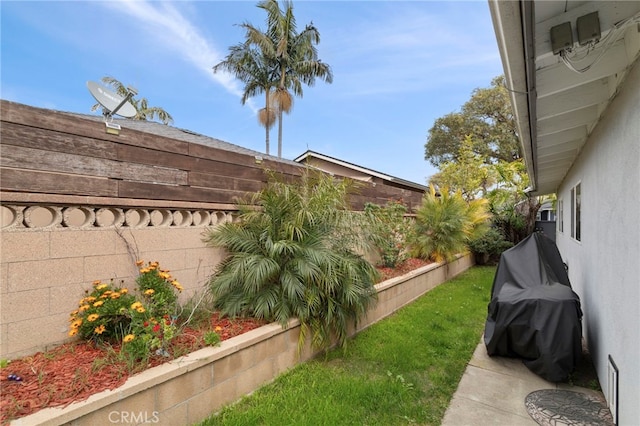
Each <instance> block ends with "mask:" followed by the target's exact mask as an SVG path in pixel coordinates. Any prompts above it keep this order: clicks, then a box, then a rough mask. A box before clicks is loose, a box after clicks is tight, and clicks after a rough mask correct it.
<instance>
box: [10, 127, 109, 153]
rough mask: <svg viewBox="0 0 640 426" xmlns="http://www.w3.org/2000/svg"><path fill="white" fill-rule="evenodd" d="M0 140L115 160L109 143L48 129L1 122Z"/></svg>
mask: <svg viewBox="0 0 640 426" xmlns="http://www.w3.org/2000/svg"><path fill="white" fill-rule="evenodd" d="M0 138H1V139H2V144H3V145H16V146H23V147H26V148H38V149H46V150H48V151H54V152H68V153H72V154H78V155H86V156H89V157H97V158H109V159H112V160H115V159H116V149H115V143H113V142H111V141H105V140H103V139H95V138H88V137H84V136H78V135H71V134H69V133H60V132H55V131H53V130H49V129H39V128H36V127H29V126H24V125H21V124H15V123H9V122H3V123H2V127H1V128H0Z"/></svg>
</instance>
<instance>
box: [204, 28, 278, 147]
mask: <svg viewBox="0 0 640 426" xmlns="http://www.w3.org/2000/svg"><path fill="white" fill-rule="evenodd" d="M241 26H242V27H243V28H244V29H245V31H246V39H247V41H245V42H244V43H239V44H236V45H234V46H231V47H230V48H229V54H228V55H227V56H226V57H225V59H224V60H223V61H221V62H220V63H218V64H217V65H215V66H214V67H213V72H214V73H216V72H218V71H226V72H228V73H230V74H232V75H234V76H235V77H236V78H237V79H239V80H240V81H242V82H243V83H244V92H243V93H242V98H241V99H240V102H242V105H244V104H245V103H246V102H247V100H248V99H249V98H250V97H252V96H255V95H259V94H262V93H264V94H265V107H264V108H262V109H261V110H260V111H259V113H258V121H259V122H260V124H262V125H263V126H264V128H265V144H266V154H267V155H268V154H269V130H270V129H271V127H272V126H273V124H274V123H275V119H276V115H275V110H274V109H273V105H272V104H273V102H272V100H271V99H270V96H271V94H272V88H273V87H274V77H273V69H274V67H273V63H272V62H271V61H270V56H273V55H272V53H271V51H270V50H269V46H267V47H266V49H265V47H264V46H262V45H260V44H258V43H255V42H252V40H254V39H258V38H259V37H260V35H261V34H262V33H261V32H260V30H258V29H256V28H255V27H253V26H252V25H251V24H247V23H245V24H242V25H241Z"/></svg>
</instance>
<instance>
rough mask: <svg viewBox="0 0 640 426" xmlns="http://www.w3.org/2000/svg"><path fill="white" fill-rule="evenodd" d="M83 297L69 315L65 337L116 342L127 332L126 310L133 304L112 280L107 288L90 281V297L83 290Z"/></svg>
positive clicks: (132, 297)
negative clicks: (77, 336) (67, 330)
mask: <svg viewBox="0 0 640 426" xmlns="http://www.w3.org/2000/svg"><path fill="white" fill-rule="evenodd" d="M85 294H86V295H85V297H83V298H82V299H80V302H79V303H78V309H76V310H75V311H73V312H71V315H70V318H69V322H70V326H69V336H75V335H76V334H77V335H79V336H80V337H81V338H83V339H87V340H95V341H103V340H109V339H114V338H117V337H118V336H121V335H122V333H123V332H124V331H126V330H127V329H128V327H129V324H130V322H131V321H130V318H131V316H130V312H129V307H130V305H131V304H132V303H133V302H134V300H135V297H134V296H132V295H130V294H129V291H128V289H126V288H122V287H115V286H114V283H113V280H112V281H111V282H110V283H109V284H107V283H103V282H101V281H94V282H93V290H92V291H91V293H89V291H88V290H86V291H85Z"/></svg>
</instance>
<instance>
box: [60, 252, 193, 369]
mask: <svg viewBox="0 0 640 426" xmlns="http://www.w3.org/2000/svg"><path fill="white" fill-rule="evenodd" d="M136 265H137V266H138V267H141V269H140V275H139V276H138V278H137V279H136V283H137V284H138V287H137V293H138V295H137V297H136V296H134V295H131V294H129V291H128V290H127V289H126V288H123V287H114V284H113V280H112V281H111V283H110V284H106V283H102V282H100V281H94V283H93V287H94V288H93V291H92V292H91V293H90V294H89V292H88V291H86V292H85V293H86V294H87V295H86V296H85V297H84V298H82V299H81V300H80V303H79V307H78V309H77V310H75V311H73V312H72V313H71V315H70V320H69V321H70V331H69V336H75V335H76V334H78V335H79V336H80V337H81V338H83V339H87V340H94V341H96V342H104V341H109V342H117V341H121V342H122V343H123V351H124V353H125V354H127V355H128V356H130V358H132V359H133V360H140V359H146V358H148V357H149V355H150V354H151V352H152V351H154V350H155V351H158V350H160V351H161V353H162V354H166V347H167V345H168V343H169V342H170V341H171V339H173V338H174V337H175V336H176V334H177V331H178V328H177V325H176V316H175V314H176V312H177V309H178V295H177V294H176V292H181V291H182V286H181V285H180V283H179V282H178V281H177V280H175V279H173V278H172V277H171V275H170V274H169V271H167V270H162V269H160V267H159V264H158V262H149V263H148V264H147V265H146V266H144V267H142V266H143V265H144V261H141V260H140V261H138V262H136ZM172 315H174V316H172Z"/></svg>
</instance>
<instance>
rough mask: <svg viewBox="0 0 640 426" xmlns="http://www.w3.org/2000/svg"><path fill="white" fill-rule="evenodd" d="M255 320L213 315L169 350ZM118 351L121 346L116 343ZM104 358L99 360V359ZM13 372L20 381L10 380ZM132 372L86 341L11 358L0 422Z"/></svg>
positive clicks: (109, 385)
mask: <svg viewBox="0 0 640 426" xmlns="http://www.w3.org/2000/svg"><path fill="white" fill-rule="evenodd" d="M264 324H265V322H264V321H259V320H255V319H229V318H219V317H218V315H217V314H214V315H213V316H212V317H211V320H210V323H209V324H208V325H206V324H205V325H204V326H201V327H198V328H197V329H196V328H191V327H187V328H185V329H184V330H183V331H182V333H181V334H180V335H179V336H177V337H176V338H175V339H174V340H172V342H171V347H170V348H169V352H170V353H172V354H176V355H177V356H180V355H184V354H187V353H189V352H193V351H195V350H198V349H201V348H204V347H205V346H206V344H205V343H204V342H203V335H204V333H205V332H207V331H209V330H215V329H216V327H220V329H219V330H218V333H219V334H220V336H221V340H227V339H230V338H232V337H235V336H238V335H240V334H242V333H245V332H247V331H250V330H253V329H255V328H258V327H260V326H262V325H264ZM114 349H115V350H116V351H118V350H119V348H117V347H114ZM101 359H102V360H104V361H103V362H101V361H100V360H101ZM167 360H168V358H166V357H161V356H154V357H153V358H151V360H150V362H149V365H148V366H147V367H148V368H149V367H155V366H156V365H160V364H162V363H164V362H167ZM10 374H15V375H17V376H19V377H20V378H22V381H14V380H9V379H8V376H9V375H10ZM131 374H133V373H129V372H128V371H127V368H126V365H125V364H124V363H122V362H116V360H114V359H108V358H107V352H106V351H105V350H104V349H101V348H98V347H96V346H95V345H94V344H91V343H89V342H84V341H82V342H74V343H67V344H63V345H61V346H58V347H56V348H55V349H52V350H50V351H47V352H45V353H43V352H38V353H37V354H35V355H32V356H29V357H25V358H22V359H18V360H15V361H11V363H10V364H9V365H8V366H7V367H5V368H2V370H1V372H0V386H1V395H0V423H2V424H3V425H4V424H8V422H9V421H10V420H12V419H16V418H19V417H23V416H27V415H29V414H33V413H35V412H36V411H38V410H40V409H42V408H45V407H57V406H64V405H68V404H70V403H72V402H76V401H83V400H85V399H87V398H89V397H90V396H91V395H93V394H95V393H98V392H101V391H103V390H106V389H115V388H117V387H118V386H120V385H122V384H123V383H124V382H125V381H126V380H127V379H128V378H129V376H130V375H131Z"/></svg>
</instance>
